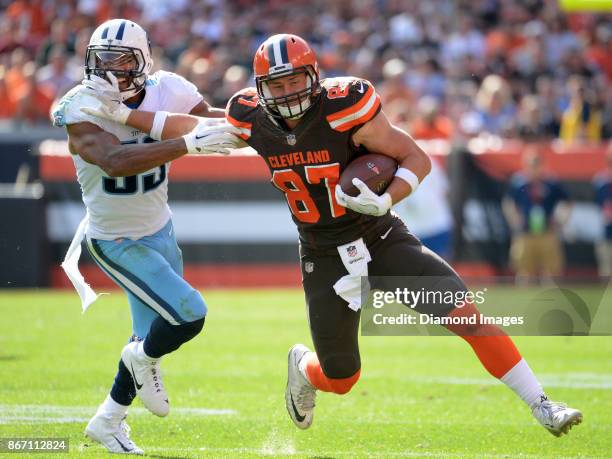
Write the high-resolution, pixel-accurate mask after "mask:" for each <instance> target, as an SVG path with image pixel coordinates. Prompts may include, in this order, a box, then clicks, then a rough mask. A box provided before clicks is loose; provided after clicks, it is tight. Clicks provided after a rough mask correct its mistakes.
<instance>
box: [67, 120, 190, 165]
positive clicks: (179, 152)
mask: <svg viewBox="0 0 612 459" xmlns="http://www.w3.org/2000/svg"><path fill="white" fill-rule="evenodd" d="M67 129H68V142H69V147H70V151H71V152H72V153H73V154H77V155H79V156H80V157H81V158H83V159H84V160H85V161H87V162H88V163H91V164H95V165H97V166H98V167H100V168H101V169H102V170H104V172H106V173H107V174H108V175H109V176H110V177H127V176H130V175H135V174H139V173H142V172H145V171H148V170H150V169H153V168H154V167H157V166H161V165H162V164H164V163H167V162H169V161H172V160H174V159H176V158H179V157H181V156H183V155H185V154H186V153H187V145H186V143H185V139H183V138H178V139H174V140H167V141H164V142H156V143H143V144H125V145H122V144H121V143H120V142H119V139H117V137H115V136H114V135H112V134H109V133H108V132H106V131H103V130H102V129H100V128H99V127H98V126H96V125H94V124H91V123H75V124H70V125H68V126H67Z"/></svg>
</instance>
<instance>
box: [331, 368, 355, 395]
mask: <svg viewBox="0 0 612 459" xmlns="http://www.w3.org/2000/svg"><path fill="white" fill-rule="evenodd" d="M360 376H361V369H359V370H357V373H355V374H354V375H353V376H350V377H348V378H342V379H332V378H329V385H330V388H331V392H333V393H335V394H339V395H344V394H347V393H348V392H350V390H351V389H352V388H353V386H354V385H355V384H357V381H358V380H359V377H360Z"/></svg>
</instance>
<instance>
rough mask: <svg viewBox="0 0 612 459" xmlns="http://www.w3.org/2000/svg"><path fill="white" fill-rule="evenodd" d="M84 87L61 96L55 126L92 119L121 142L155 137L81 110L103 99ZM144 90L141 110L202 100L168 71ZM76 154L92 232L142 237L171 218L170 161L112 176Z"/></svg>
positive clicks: (187, 106) (182, 107)
mask: <svg viewBox="0 0 612 459" xmlns="http://www.w3.org/2000/svg"><path fill="white" fill-rule="evenodd" d="M84 89H85V88H84V86H82V85H79V86H77V87H75V88H73V89H72V90H70V91H69V92H68V93H67V94H66V95H65V96H64V97H63V98H62V99H61V101H60V103H59V105H58V108H57V109H56V110H55V112H54V114H53V116H54V124H55V125H56V126H65V125H68V124H75V123H82V122H89V123H93V124H96V125H97V126H99V127H100V128H101V129H103V130H104V131H106V132H108V133H110V134H113V135H115V136H116V137H117V138H118V139H119V141H121V143H147V142H154V140H153V139H151V138H150V137H148V136H147V135H146V134H145V133H143V132H141V131H139V130H137V129H134V128H132V127H129V126H124V125H121V124H119V123H115V122H113V121H109V120H105V119H102V118H98V117H95V116H91V115H88V114H86V113H83V112H82V111H81V110H80V109H81V108H82V107H86V106H96V105H98V104H99V102H98V101H97V100H96V99H95V98H94V97H92V96H91V95H88V94H87V93H86V92H85V91H84ZM145 91H146V92H145V97H144V99H143V101H142V103H141V104H140V105H139V106H138V109H139V110H146V111H159V110H164V111H168V112H175V113H189V112H190V111H191V110H192V109H193V108H194V107H195V106H196V105H197V104H198V103H199V102H200V101H201V100H202V96H201V95H200V94H199V92H198V90H197V88H196V87H195V86H194V85H193V84H191V83H190V82H188V81H187V80H185V79H184V78H183V77H181V76H179V75H176V74H174V73H170V72H164V71H158V72H156V73H154V74H153V75H151V76H150V77H149V78H148V79H147V81H146V84H145ZM77 153H78V152H77ZM72 158H73V160H74V164H75V166H76V171H77V179H78V182H79V184H80V185H81V191H82V193H83V202H84V203H85V206H86V207H87V213H88V215H89V225H88V227H87V228H86V230H85V231H86V234H87V235H88V236H89V237H91V238H95V239H105V240H113V239H117V238H120V237H125V238H130V239H139V238H141V237H144V236H148V235H151V234H153V233H155V232H157V231H159V230H160V229H161V228H162V227H163V226H164V225H165V224H166V223H167V222H168V219H169V218H170V215H171V212H170V208H169V207H168V172H169V168H170V163H167V164H164V165H162V166H160V167H156V168H155V169H151V170H149V171H147V172H143V173H142V174H138V175H134V176H131V177H116V178H113V177H109V176H107V175H106V173H105V172H104V171H103V170H102V169H101V168H99V167H98V166H96V165H93V164H89V163H87V162H85V161H84V160H83V159H82V158H81V157H80V156H78V155H72Z"/></svg>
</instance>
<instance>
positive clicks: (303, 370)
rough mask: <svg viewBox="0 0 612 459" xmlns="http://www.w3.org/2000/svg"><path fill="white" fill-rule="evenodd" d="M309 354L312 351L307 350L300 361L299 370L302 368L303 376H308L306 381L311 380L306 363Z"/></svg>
mask: <svg viewBox="0 0 612 459" xmlns="http://www.w3.org/2000/svg"><path fill="white" fill-rule="evenodd" d="M308 354H310V352H306V353H305V354H304V355H303V356H302V358H301V359H300V361H299V362H298V370H300V373H301V374H302V376H303V377H304V378H306V381H308V382H310V380H309V379H308V374H307V373H306V364H307V363H308Z"/></svg>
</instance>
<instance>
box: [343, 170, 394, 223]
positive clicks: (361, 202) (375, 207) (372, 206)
mask: <svg viewBox="0 0 612 459" xmlns="http://www.w3.org/2000/svg"><path fill="white" fill-rule="evenodd" d="M353 185H355V186H356V187H357V189H358V190H359V194H358V195H357V196H355V197H353V196H349V195H348V194H346V193H345V192H344V191H342V188H340V185H336V201H338V204H340V205H341V206H343V207H348V208H349V209H351V210H354V211H355V212H359V213H362V214H367V215H374V216H376V217H380V216H381V215H385V214H386V213H387V212H388V211H389V209H390V208H391V206H392V205H393V200H392V199H391V195H390V194H389V193H384V194H383V195H382V196H378V195H377V194H376V193H374V192H373V191H372V190H370V189H369V188H368V186H367V185H366V184H365V183H363V182H362V181H361V180H359V179H358V178H356V177H355V178H354V179H353Z"/></svg>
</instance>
